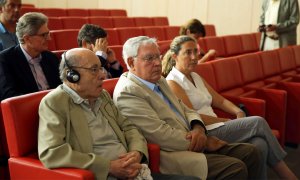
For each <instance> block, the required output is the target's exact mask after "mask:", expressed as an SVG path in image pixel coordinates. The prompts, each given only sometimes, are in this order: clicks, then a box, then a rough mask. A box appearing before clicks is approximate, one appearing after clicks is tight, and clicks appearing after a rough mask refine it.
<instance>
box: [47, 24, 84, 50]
mask: <svg viewBox="0 0 300 180" xmlns="http://www.w3.org/2000/svg"><path fill="white" fill-rule="evenodd" d="M78 31H79V29H66V30H55V31H51V35H52V37H53V39H54V41H55V47H56V49H55V50H67V49H71V48H76V47H78V44H77V35H78Z"/></svg>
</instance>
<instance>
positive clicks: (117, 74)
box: [98, 56, 123, 78]
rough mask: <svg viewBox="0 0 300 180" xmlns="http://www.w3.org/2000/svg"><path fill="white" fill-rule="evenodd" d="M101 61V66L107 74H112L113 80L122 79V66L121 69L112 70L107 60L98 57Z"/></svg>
mask: <svg viewBox="0 0 300 180" xmlns="http://www.w3.org/2000/svg"><path fill="white" fill-rule="evenodd" d="M98 58H99V60H100V61H101V66H102V67H104V68H105V69H106V71H107V72H109V73H110V75H111V78H117V77H120V76H121V75H122V73H123V67H122V66H121V65H120V68H119V69H114V68H111V67H110V66H109V64H108V62H107V60H106V59H105V58H103V57H102V56H98Z"/></svg>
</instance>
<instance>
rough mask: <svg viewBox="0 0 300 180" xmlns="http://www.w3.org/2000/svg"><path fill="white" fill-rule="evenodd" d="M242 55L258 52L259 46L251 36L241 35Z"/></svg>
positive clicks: (252, 35)
mask: <svg viewBox="0 0 300 180" xmlns="http://www.w3.org/2000/svg"><path fill="white" fill-rule="evenodd" d="M240 37H241V41H242V48H243V53H249V52H256V51H258V50H259V46H258V44H257V42H256V39H255V36H254V34H253V33H251V34H241V35H240Z"/></svg>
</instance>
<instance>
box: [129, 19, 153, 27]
mask: <svg viewBox="0 0 300 180" xmlns="http://www.w3.org/2000/svg"><path fill="white" fill-rule="evenodd" d="M133 20H134V23H135V26H136V27H142V26H153V25H154V24H153V20H152V18H150V17H134V18H133Z"/></svg>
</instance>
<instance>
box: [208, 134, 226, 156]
mask: <svg viewBox="0 0 300 180" xmlns="http://www.w3.org/2000/svg"><path fill="white" fill-rule="evenodd" d="M226 144H227V142H225V141H223V140H220V139H218V138H217V137H215V136H208V137H207V141H206V149H205V150H206V151H208V152H212V151H217V150H218V149H220V148H221V147H223V146H225V145H226Z"/></svg>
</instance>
